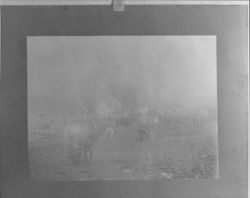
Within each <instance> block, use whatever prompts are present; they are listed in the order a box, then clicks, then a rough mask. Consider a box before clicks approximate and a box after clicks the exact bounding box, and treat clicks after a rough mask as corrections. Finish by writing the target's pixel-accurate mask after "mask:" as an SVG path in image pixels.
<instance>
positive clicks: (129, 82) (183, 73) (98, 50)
mask: <svg viewBox="0 0 250 198" xmlns="http://www.w3.org/2000/svg"><path fill="white" fill-rule="evenodd" d="M27 51H28V53H27V54H28V111H29V112H37V111H48V112H53V113H57V112H62V111H84V110H85V109H89V108H90V107H93V106H94V105H95V103H96V102H98V100H99V99H101V98H102V97H104V96H105V95H112V96H113V97H115V98H117V99H118V100H119V101H120V102H121V103H122V104H123V105H125V106H130V107H138V106H150V107H157V108H163V109H167V108H170V107H173V106H176V105H177V106H178V105H179V106H181V107H183V108H193V107H196V106H197V107H198V106H213V107H215V106H216V101H217V95H216V94H217V88H216V37H215V36H72V37H68V36H67V37H63V36H62V37H57V36H54V37H38V36H35V37H28V38H27Z"/></svg>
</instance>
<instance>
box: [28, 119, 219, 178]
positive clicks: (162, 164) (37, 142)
mask: <svg viewBox="0 0 250 198" xmlns="http://www.w3.org/2000/svg"><path fill="white" fill-rule="evenodd" d="M135 131H136V129H135V127H134V126H133V125H132V126H130V127H119V129H118V131H117V132H116V133H115V134H114V136H113V139H112V140H107V139H105V137H104V136H101V137H100V138H99V140H98V142H97V146H96V148H95V150H94V154H93V160H92V163H91V164H90V165H88V166H86V165H85V166H83V165H80V164H75V163H73V162H72V161H70V160H69V159H68V158H67V157H66V155H65V149H66V148H65V138H64V136H63V135H62V133H55V134H36V135H30V136H29V171H30V179H31V180H131V179H132V180H134V179H136V180H145V179H168V180H170V179H198V178H217V177H218V165H217V161H218V159H217V158H218V155H217V150H218V148H217V127H216V124H209V125H208V128H207V130H204V129H203V128H200V129H193V128H192V127H187V126H182V125H181V124H178V123H170V124H167V125H165V126H160V127H159V128H158V129H157V130H156V134H155V139H145V140H143V141H140V140H139V139H138V134H137V133H136V132H135Z"/></svg>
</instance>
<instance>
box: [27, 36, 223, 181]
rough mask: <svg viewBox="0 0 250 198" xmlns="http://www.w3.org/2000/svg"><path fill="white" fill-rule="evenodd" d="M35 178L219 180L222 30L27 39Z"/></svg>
mask: <svg viewBox="0 0 250 198" xmlns="http://www.w3.org/2000/svg"><path fill="white" fill-rule="evenodd" d="M27 58H28V68H27V78H28V154H29V155H28V156H29V177H30V180H66V181H71V180H75V181H84V180H162V179H166V180H174V179H201V178H202V179H211V178H212V179H218V177H219V171H218V129H217V72H216V70H217V67H216V36H195V35H194V36H29V37H27Z"/></svg>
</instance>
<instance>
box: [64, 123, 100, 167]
mask: <svg viewBox="0 0 250 198" xmlns="http://www.w3.org/2000/svg"><path fill="white" fill-rule="evenodd" d="M64 130H65V131H66V132H65V133H66V155H67V157H68V158H70V159H72V160H73V161H74V162H79V161H80V163H82V164H86V165H87V164H90V163H91V160H92V157H93V152H94V149H95V147H96V143H97V140H98V137H99V136H100V135H101V134H102V133H103V132H104V130H103V128H100V126H99V125H98V124H97V123H95V122H88V123H84V124H82V125H81V124H73V125H67V126H65V127H64Z"/></svg>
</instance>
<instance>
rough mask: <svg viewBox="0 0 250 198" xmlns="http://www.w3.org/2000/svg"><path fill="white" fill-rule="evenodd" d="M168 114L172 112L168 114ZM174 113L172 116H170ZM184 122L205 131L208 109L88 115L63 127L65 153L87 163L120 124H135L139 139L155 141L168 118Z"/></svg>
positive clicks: (128, 125)
mask: <svg viewBox="0 0 250 198" xmlns="http://www.w3.org/2000/svg"><path fill="white" fill-rule="evenodd" d="M168 114H169V115H168ZM170 114H171V115H170ZM170 119H172V120H179V121H182V125H183V126H184V127H185V126H187V125H188V126H189V127H192V128H193V129H201V130H204V131H206V130H207V126H208V120H209V113H208V111H207V109H205V108H203V109H199V110H198V111H195V113H193V114H190V112H189V113H188V114H187V115H186V114H185V112H180V110H179V109H176V110H175V111H174V112H166V111H160V110H158V111H154V112H149V111H148V109H141V110H140V112H138V113H137V114H132V113H131V114H126V115H122V116H115V117H101V118H100V117H98V115H89V116H88V119H87V120H85V121H84V122H82V123H77V124H75V123H74V124H66V125H65V126H64V127H63V131H64V134H65V140H66V155H67V157H68V158H69V159H71V160H73V161H74V162H78V163H81V164H83V165H87V164H90V163H91V160H92V157H93V153H94V150H95V147H96V145H97V142H98V140H99V137H101V136H104V137H105V139H109V140H112V139H113V135H114V134H115V133H116V132H117V131H118V130H119V127H120V126H124V127H130V126H131V125H132V124H133V123H136V130H135V132H136V133H137V137H138V140H140V141H143V140H145V139H149V140H154V139H155V138H156V132H157V130H159V128H160V127H161V126H162V125H164V124H168V122H169V120H170Z"/></svg>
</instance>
